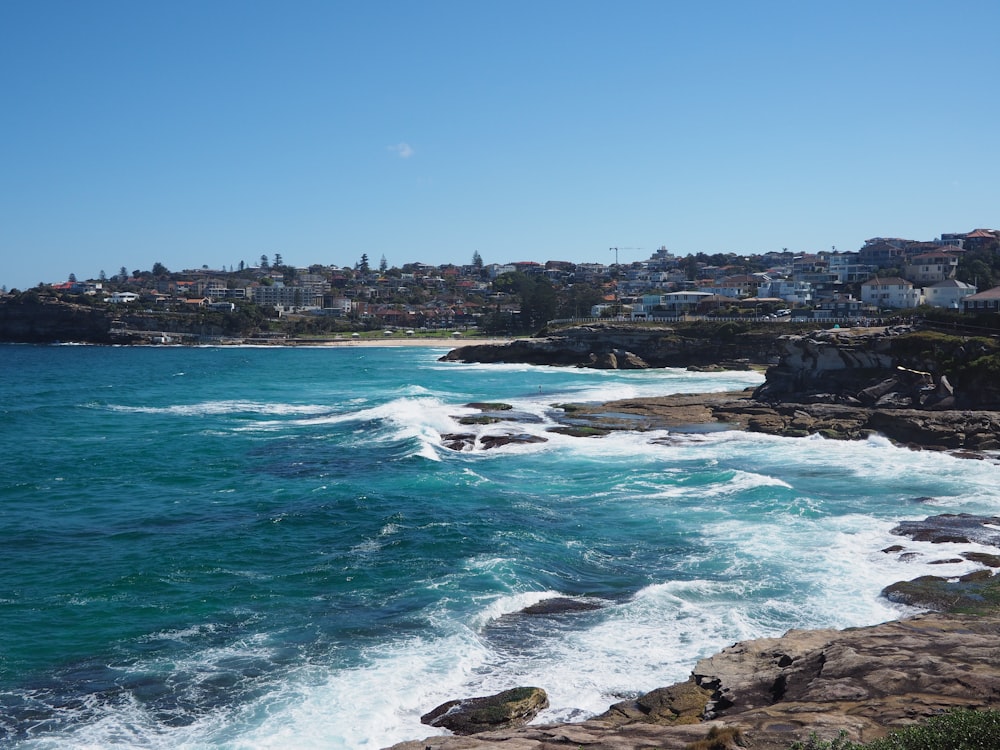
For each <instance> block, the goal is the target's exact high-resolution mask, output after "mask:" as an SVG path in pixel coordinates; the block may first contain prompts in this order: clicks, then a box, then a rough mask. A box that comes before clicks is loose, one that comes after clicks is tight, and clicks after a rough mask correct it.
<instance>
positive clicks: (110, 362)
mask: <svg viewBox="0 0 1000 750" xmlns="http://www.w3.org/2000/svg"><path fill="white" fill-rule="evenodd" d="M443 352H444V350H434V349H421V348H362V347H356V346H343V347H339V348H313V349H308V348H295V349H287V348H261V349H253V348H201V349H193V348H103V347H68V346H66V347H28V346H5V347H0V370H2V373H3V380H2V382H3V410H4V411H3V415H2V416H3V421H2V423H0V424H2V426H0V438H2V445H0V448H2V450H0V468H2V478H0V483H2V484H0V536H2V538H0V633H2V634H3V637H2V638H0V745H2V746H4V747H18V748H21V747H24V748H63V747H94V748H114V747H119V748H126V747H127V748H136V747H137V748H209V747H223V748H288V747H296V748H323V749H324V750H329V749H331V748H334V749H335V748H381V747H384V746H386V745H389V744H392V743H394V742H397V741H401V740H404V739H416V738H419V737H424V736H428V735H431V734H434V733H435V732H437V731H438V730H434V729H431V728H429V727H426V726H424V725H421V724H420V722H419V717H420V715H421V714H422V713H424V712H426V711H428V710H430V709H431V708H433V707H434V706H436V705H438V704H439V703H441V702H443V701H445V700H449V699H452V698H456V697H463V696H470V695H484V694H487V693H491V692H495V691H497V690H500V689H504V688H508V687H513V686H518V685H537V686H539V687H543V688H544V689H545V690H546V691H547V692H548V694H549V698H550V701H551V707H550V708H549V709H548V710H547V711H545V712H544V713H543V714H542V715H541V716H540V717H539V718H538V721H552V720H566V719H583V718H585V717H587V716H589V715H592V714H593V713H595V712H600V711H603V710H604V709H605V708H607V706H608V705H609V704H611V703H613V702H615V701H617V700H621V699H622V697H624V696H629V695H634V694H636V693H637V692H641V691H646V690H650V689H652V688H654V687H658V686H662V685H667V684H670V683H671V682H674V681H677V680H682V679H685V678H686V677H687V675H688V673H689V672H690V670H691V668H692V666H693V665H694V662H695V661H696V660H697V659H698V658H700V657H702V656H706V655H708V654H710V653H712V652H714V651H716V650H718V649H720V648H722V647H724V646H727V645H729V644H731V643H733V642H734V641H737V640H740V639H744V638H750V637H756V636H765V635H778V634H781V633H782V632H784V631H785V630H787V629H789V628H792V627H819V626H822V627H827V626H834V627H844V626H854V625H865V624H871V623H875V622H880V621H884V620H887V619H891V618H894V617H897V616H899V615H900V614H901V612H903V610H901V609H899V608H898V607H894V606H892V605H890V604H888V603H887V602H886V601H885V600H883V599H881V598H880V597H879V591H880V590H881V589H882V587H884V586H885V585H886V584H888V583H890V582H893V581H896V580H900V579H904V578H912V577H915V576H917V575H921V574H924V573H928V572H933V573H935V574H941V573H947V574H960V573H963V572H966V571H967V570H970V569H971V568H972V565H971V564H969V563H956V564H949V565H943V566H942V565H931V563H932V562H933V561H934V560H940V559H941V558H943V557H949V556H950V554H949V550H948V546H949V545H934V546H933V548H932V547H931V545H923V546H922V545H920V544H917V543H910V542H907V546H908V548H910V549H912V550H916V551H917V552H918V553H920V554H918V555H917V557H916V558H915V559H908V560H903V559H901V558H900V556H898V555H893V554H887V553H884V552H882V551H881V550H883V549H884V548H886V547H887V546H889V545H891V544H894V543H897V542H899V541H900V540H899V538H898V537H893V536H891V535H890V534H889V531H890V529H891V528H892V527H893V525H894V524H895V523H896V522H897V521H898V520H901V519H905V518H920V517H924V516H927V515H932V514H935V513H941V512H958V511H968V512H984V513H991V514H992V513H996V512H997V509H998V506H1000V481H998V480H1000V471H998V468H997V466H996V465H995V464H994V463H992V462H988V461H970V460H962V459H957V458H953V457H951V456H949V455H946V454H941V453H932V452H912V451H909V450H905V449H901V448H897V447H894V446H892V445H890V444H889V443H888V442H887V441H885V440H882V439H877V438H875V439H871V440H868V441H863V442H833V441H827V440H822V439H783V438H775V437H767V436H761V435H752V434H746V433H736V432H721V433H710V434H704V435H677V436H670V435H667V433H665V432H657V433H625V432H622V433H617V434H613V435H610V436H608V437H605V438H599V439H598V438H575V437H569V436H562V435H558V434H555V433H551V432H548V431H547V428H548V427H550V426H552V409H551V405H552V404H557V403H564V402H569V401H603V400H609V399H612V398H624V397H635V396H644V395H662V394H666V393H672V392H702V391H709V390H732V389H741V388H744V387H747V386H751V385H755V384H757V383H759V382H760V380H761V376H760V375H758V374H754V373H724V374H704V373H689V372H685V371H681V370H655V371H645V372H608V371H597V370H581V369H570V368H549V367H527V366H520V365H516V366H515V365H489V366H479V365H463V364H455V363H440V362H437V358H438V357H439V356H440V355H441V354H442V353H443ZM475 401H503V402H506V403H509V404H511V405H513V407H514V409H515V410H516V411H518V412H521V413H522V415H523V416H524V417H525V419H526V421H525V422H523V423H521V424H519V425H518V426H517V427H516V428H514V429H516V430H517V431H523V432H528V433H531V434H536V435H541V436H544V437H546V438H547V442H544V443H536V444H528V445H508V446H505V447H502V448H498V449H495V450H489V451H467V452H453V451H449V450H447V449H445V448H443V447H442V445H441V439H440V436H441V435H442V434H447V433H454V432H467V431H470V430H479V431H482V432H487V433H489V432H502V431H505V430H510V429H511V427H510V425H502V424H498V425H488V426H482V427H466V426H462V425H459V424H458V422H457V418H458V417H460V416H463V415H468V414H472V413H474V410H472V409H470V408H467V407H466V406H465V404H467V403H469V402H475ZM551 596H563V597H587V598H588V600H589V601H593V602H596V603H599V604H600V605H601V606H600V607H599V608H598V609H594V610H589V611H580V612H571V613H566V614H563V615H558V616H525V615H518V614H517V613H518V612H519V611H520V610H522V609H523V608H524V607H526V606H527V605H530V604H532V603H535V602H538V601H540V600H542V599H544V598H547V597H551Z"/></svg>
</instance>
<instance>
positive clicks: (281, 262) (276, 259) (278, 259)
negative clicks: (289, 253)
mask: <svg viewBox="0 0 1000 750" xmlns="http://www.w3.org/2000/svg"><path fill="white" fill-rule="evenodd" d="M273 265H274V267H275V268H277V267H278V266H283V265H285V261H284V259H283V258H282V257H281V253H275V254H274V263H273Z"/></svg>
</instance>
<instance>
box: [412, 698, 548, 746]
mask: <svg viewBox="0 0 1000 750" xmlns="http://www.w3.org/2000/svg"><path fill="white" fill-rule="evenodd" d="M548 705H549V698H548V695H546V693H545V691H544V690H542V689H541V688H537V687H517V688H511V689H510V690H504V691H503V692H500V693H496V694H495V695H487V696H483V697H479V698H464V699H461V700H454V701H448V702H447V703H442V704H441V705H440V706H438V707H437V708H435V709H434V710H432V711H429V712H428V713H426V714H424V715H423V716H421V717H420V721H421V723H423V724H428V725H430V726H432V727H442V728H444V729H448V730H450V731H452V732H454V733H455V734H477V733H479V732H486V731H490V730H497V729H512V728H514V727H520V726H524V725H525V724H527V723H528V722H529V721H531V720H532V719H533V718H535V716H537V715H538V712H539V711H541V710H542V709H543V708H546V707H547V706H548Z"/></svg>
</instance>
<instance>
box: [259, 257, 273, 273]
mask: <svg viewBox="0 0 1000 750" xmlns="http://www.w3.org/2000/svg"><path fill="white" fill-rule="evenodd" d="M260 267H261V268H262V269H263V270H265V271H266V270H268V269H269V268H270V267H271V264H270V263H268V261H267V256H266V255H263V254H262V255H261V256H260Z"/></svg>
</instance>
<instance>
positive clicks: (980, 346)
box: [444, 325, 1000, 451]
mask: <svg viewBox="0 0 1000 750" xmlns="http://www.w3.org/2000/svg"><path fill="white" fill-rule="evenodd" d="M444 359H448V360H451V361H465V362H470V361H475V362H521V363H532V364H554V365H573V366H580V367H599V366H604V365H607V364H608V363H615V364H617V366H618V367H639V366H641V365H640V364H639V363H644V364H645V366H647V367H688V368H690V369H698V370H706V369H716V368H741V369H743V368H747V367H750V366H760V367H765V366H766V368H767V369H766V373H765V382H764V383H763V384H762V385H761V386H760V387H758V388H757V389H756V390H754V391H752V392H740V393H723V394H697V395H691V394H679V395H669V396H662V397H656V398H643V399H626V400H621V401H613V402H609V403H604V404H559V405H557V406H558V409H559V411H560V412H561V414H557V415H556V416H557V418H558V419H559V420H560V421H561V422H562V423H563V424H564V425H565V426H567V427H572V428H576V429H582V428H587V429H590V430H592V431H593V432H592V433H591V434H594V435H598V434H601V433H602V431H607V430H611V429H630V430H637V429H639V430H649V429H668V430H684V429H689V428H691V427H693V426H698V425H702V426H704V425H713V426H717V427H728V428H731V429H744V430H749V431H752V432H762V433H768V434H774V435H783V436H787V437H803V436H806V435H812V434H819V435H822V436H824V437H828V438H834V439H863V438H866V437H868V436H871V435H874V434H881V435H884V436H885V437H887V438H889V439H891V440H893V441H895V442H897V443H900V444H903V445H909V446H912V447H922V448H933V449H939V450H953V451H988V450H997V449H1000V411H998V409H1000V378H998V377H996V375H997V374H998V373H1000V343H998V342H996V341H995V340H993V339H988V338H982V337H978V338H977V337H960V336H951V335H943V334H938V333H933V332H929V331H920V330H916V329H914V328H912V327H910V326H898V327H891V328H872V329H868V328H866V329H830V330H821V331H813V332H810V333H806V334H790V335H774V334H763V333H754V334H750V333H738V332H734V331H733V330H732V329H728V330H727V329H725V328H724V327H717V328H715V329H710V333H709V334H706V333H705V332H704V331H702V332H701V333H700V334H699V335H691V334H690V333H685V334H684V335H681V334H679V333H676V332H672V331H671V329H668V328H665V327H659V328H652V329H629V328H623V327H620V326H618V327H616V326H612V325H609V326H605V327H599V326H591V327H581V328H575V329H568V330H566V331H562V332H560V333H559V335H556V336H548V337H544V338H539V339H522V340H518V341H515V342H511V343H510V344H505V345H484V346H470V347H461V348H459V349H455V350H453V351H451V352H449V353H448V354H447V355H446V356H445V357H444ZM602 363H603V364H602Z"/></svg>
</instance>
